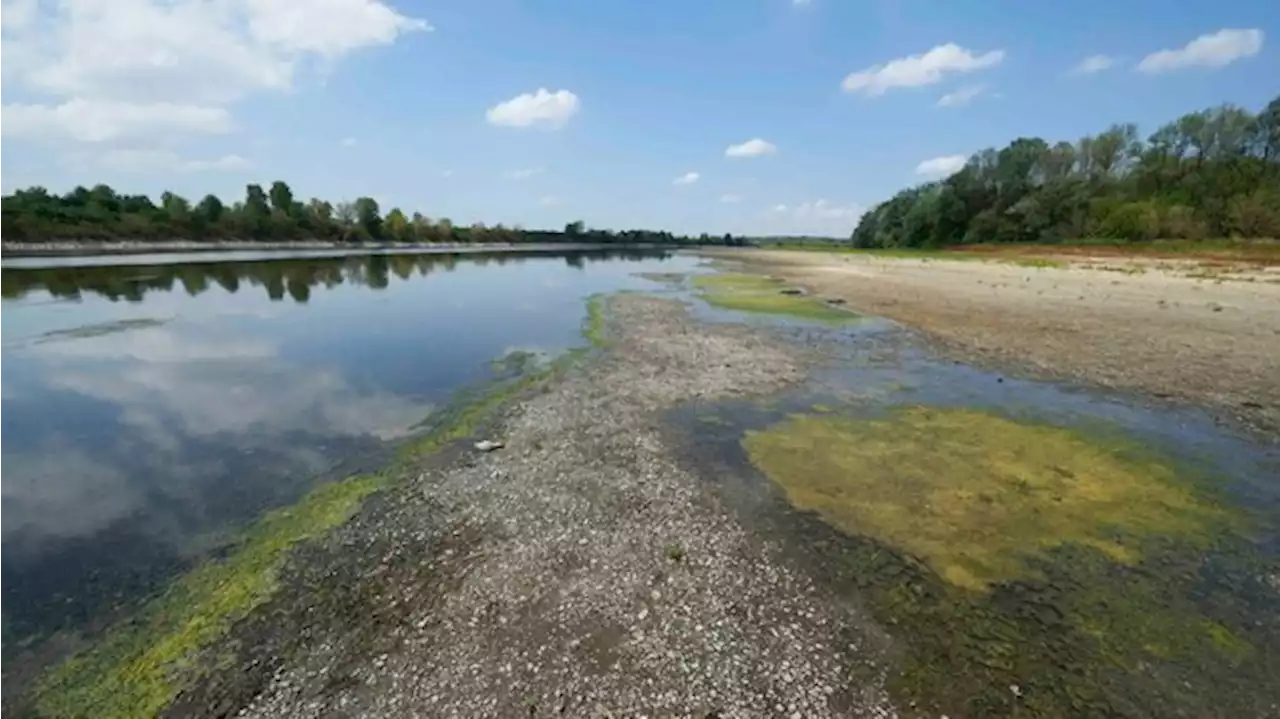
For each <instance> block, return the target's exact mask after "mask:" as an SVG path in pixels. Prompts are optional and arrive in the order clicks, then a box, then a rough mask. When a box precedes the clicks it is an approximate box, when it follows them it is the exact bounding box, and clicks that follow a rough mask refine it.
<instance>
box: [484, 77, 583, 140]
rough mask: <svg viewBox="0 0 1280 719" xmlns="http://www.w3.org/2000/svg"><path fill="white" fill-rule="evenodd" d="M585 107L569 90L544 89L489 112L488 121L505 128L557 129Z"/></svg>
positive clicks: (501, 104) (512, 99) (492, 108)
mask: <svg viewBox="0 0 1280 719" xmlns="http://www.w3.org/2000/svg"><path fill="white" fill-rule="evenodd" d="M581 107H582V103H581V102H580V101H579V100H578V96H577V95H575V94H573V93H572V92H570V91H568V90H556V91H555V92H551V91H549V90H547V89H546V88H545V87H541V88H538V89H537V91H535V92H526V93H524V94H522V95H516V96H515V97H513V98H511V99H510V100H507V101H505V102H500V103H498V104H497V105H494V106H493V107H491V108H489V110H488V112H486V113H485V119H487V120H488V121H489V124H490V125H499V126H502V127H542V128H546V129H551V130H554V129H558V128H561V127H564V126H565V124H566V123H568V122H569V119H570V118H572V117H573V116H574V115H576V114H578V110H580V109H581Z"/></svg>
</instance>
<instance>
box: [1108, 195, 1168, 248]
mask: <svg viewBox="0 0 1280 719" xmlns="http://www.w3.org/2000/svg"><path fill="white" fill-rule="evenodd" d="M1098 231H1099V234H1101V235H1102V236H1104V237H1108V238H1114V239H1118V240H1127V241H1129V242H1145V241H1147V240H1154V239H1155V238H1156V236H1157V235H1159V234H1160V213H1158V212H1157V211H1156V208H1155V207H1154V206H1152V205H1151V203H1149V202H1126V203H1124V204H1122V205H1119V206H1118V207H1116V208H1115V209H1114V210H1112V211H1111V212H1110V214H1108V215H1107V216H1106V217H1105V218H1104V219H1103V220H1102V224H1101V225H1100V226H1099V228H1098Z"/></svg>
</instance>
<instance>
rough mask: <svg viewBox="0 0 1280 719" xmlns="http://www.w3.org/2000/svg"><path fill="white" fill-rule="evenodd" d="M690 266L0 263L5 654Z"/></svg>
mask: <svg viewBox="0 0 1280 719" xmlns="http://www.w3.org/2000/svg"><path fill="white" fill-rule="evenodd" d="M693 262H694V260H693V259H692V258H688V257H679V256H672V255H670V254H666V253H662V252H652V251H635V252H586V253H583V252H578V253H570V254H564V255H557V256H545V255H519V254H495V255H480V256H450V255H444V256H441V255H436V254H367V255H353V256H345V257H328V258H325V257H308V256H295V257H290V258H279V257H271V258H267V259H255V258H254V257H253V256H252V255H248V256H246V255H245V253H237V254H234V255H230V254H228V255H201V256H196V257H187V258H184V259H183V260H182V261H179V262H175V261H173V256H172V255H170V256H156V257H145V256H144V257H128V258H118V257H117V258H66V259H60V260H30V261H25V262H19V263H9V262H6V264H5V269H4V271H3V289H4V300H3V310H4V319H5V320H6V321H5V322H4V325H3V360H4V367H5V371H4V381H3V409H4V413H3V432H4V439H5V441H4V444H3V460H4V466H5V467H6V474H5V482H4V485H3V520H4V521H3V542H4V545H3V551H4V559H5V561H4V565H3V585H4V590H3V592H4V640H5V649H6V654H8V653H9V652H10V650H12V649H14V648H15V647H20V646H22V645H24V644H27V643H30V640H33V639H38V638H41V637H47V636H49V635H50V634H51V633H53V632H55V631H58V630H80V629H84V628H86V627H90V626H93V625H95V624H96V623H98V622H99V621H100V620H105V619H108V618H111V617H112V616H114V615H116V614H118V613H119V610H121V609H123V608H125V607H127V606H128V605H129V604H130V603H131V602H132V601H133V600H135V599H136V598H138V597H141V596H144V595H146V594H148V593H151V592H153V591H154V590H156V589H157V588H158V587H159V586H161V585H162V583H163V582H164V581H165V580H166V579H167V578H169V577H171V576H173V575H174V574H176V573H178V572H180V571H182V570H184V569H186V568H188V567H190V566H193V565H194V564H195V563H197V562H198V561H199V560H200V559H202V558H204V557H206V556H209V555H210V554H212V553H217V552H218V551H219V550H220V549H221V548H223V547H224V545H225V544H226V543H227V541H229V539H230V538H231V537H233V536H234V532H235V529H236V528H238V527H240V526H242V525H243V524H244V523H245V522H246V521H247V520H249V519H251V518H252V517H254V516H257V515H259V514H261V513H262V512H263V511H265V510H267V509H269V508H271V507H276V506H280V505H283V504H287V503H290V502H292V501H293V500H295V499H296V498H297V497H299V496H300V495H301V494H303V493H304V492H306V491H307V490H308V489H309V488H311V487H313V486H314V485H315V484H316V483H318V482H321V481H325V480H326V479H328V478H333V477H339V476H343V475H346V474H350V473H351V472H353V471H358V470H360V469H363V468H365V467H367V466H371V465H375V464H378V463H380V462H382V461H383V460H384V458H385V456H386V453H387V450H388V449H389V448H390V447H391V446H393V445H394V444H395V442H396V440H397V439H399V438H402V437H404V436H406V435H407V434H410V433H412V432H413V428H414V426H415V425H416V424H418V423H419V422H420V421H421V420H422V419H423V418H424V417H426V416H427V415H428V414H429V413H430V412H431V410H432V408H433V407H436V406H438V405H440V404H441V403H443V402H445V401H446V400H447V399H448V397H449V396H450V395H451V394H452V393H454V392H456V391H458V390H459V389H461V388H465V387H469V386H474V385H477V384H480V383H483V382H485V381H487V380H489V379H491V378H493V377H495V376H499V375H501V374H503V373H504V372H509V371H518V369H519V367H520V365H522V364H524V363H527V362H529V361H531V360H532V361H534V362H539V361H543V360H545V359H548V358H550V357H552V356H554V355H556V354H558V353H560V352H563V351H564V350H566V349H567V348H569V347H571V346H574V345H576V344H580V343H581V342H582V336H581V325H582V321H583V317H584V311H585V310H584V306H585V305H584V300H585V298H586V297H588V296H590V295H592V294H595V293H601V292H614V291H618V290H623V289H631V288H634V289H644V288H650V289H651V288H653V287H654V285H653V284H652V283H649V282H646V281H645V280H642V279H639V278H638V277H636V275H635V273H638V272H644V271H652V270H657V269H660V268H661V269H663V270H670V269H675V268H681V267H688V266H691V265H692V263H693ZM15 264H16V265H18V266H17V267H15V266H14V265H15ZM504 357H505V358H506V359H507V361H505V362H503V361H501V360H502V359H503V358H504Z"/></svg>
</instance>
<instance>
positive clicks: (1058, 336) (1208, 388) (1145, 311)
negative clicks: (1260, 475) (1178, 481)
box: [703, 250, 1280, 440]
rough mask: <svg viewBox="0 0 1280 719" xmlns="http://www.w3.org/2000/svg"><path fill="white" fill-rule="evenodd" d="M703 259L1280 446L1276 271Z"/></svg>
mask: <svg viewBox="0 0 1280 719" xmlns="http://www.w3.org/2000/svg"><path fill="white" fill-rule="evenodd" d="M703 254H706V255H709V256H712V257H716V258H719V259H729V260H733V261H735V262H737V263H741V264H742V266H743V267H745V268H746V269H747V270H749V271H751V272H758V273H762V274H769V275H773V276H776V277H780V278H783V279H785V280H787V281H789V282H793V283H796V284H798V285H800V286H803V287H805V288H807V289H808V290H810V291H811V292H814V293H817V294H819V295H821V296H823V297H829V298H838V299H841V300H844V301H846V302H847V303H848V304H849V306H850V307H852V308H853V309H856V310H858V311H861V312H865V313H867V314H872V315H877V316H882V317H888V318H890V319H893V320H896V321H898V322H901V323H903V324H905V325H908V326H910V327H914V328H917V329H921V330H924V331H925V332H926V333H928V334H929V335H930V337H931V338H933V339H935V340H937V341H938V343H939V344H940V345H941V346H942V347H943V348H944V349H945V350H946V351H947V352H948V353H950V354H951V355H953V356H956V357H957V358H960V359H963V360H966V361H974V362H977V363H980V364H986V365H989V366H996V367H1000V368H1009V369H1013V370H1017V371H1020V372H1023V373H1025V374H1027V375H1029V376H1031V377H1035V378H1048V379H1054V378H1062V377H1069V378H1077V379H1082V380H1084V381H1085V382H1087V383H1090V384H1094V385H1100V386H1103V387H1107V388H1114V389H1120V390H1126V391H1135V392H1139V393H1143V394H1146V395H1148V396H1154V397H1157V398H1168V399H1173V400H1178V401H1182V402H1186V403H1190V404H1194V405H1199V406H1203V407H1206V408H1208V409H1210V410H1211V411H1213V412H1215V414H1216V415H1218V416H1219V417H1221V418H1222V419H1223V420H1226V421H1238V422H1240V423H1243V424H1244V425H1246V426H1247V427H1250V428H1252V429H1254V430H1257V431H1259V432H1260V433H1261V434H1262V435H1264V436H1265V437H1268V438H1270V439H1272V440H1276V439H1278V438H1280V277H1278V276H1277V273H1276V272H1274V271H1261V272H1260V271H1253V272H1247V273H1243V274H1241V273H1235V274H1234V275H1232V274H1231V273H1226V272H1221V270H1220V272H1221V274H1222V275H1225V277H1224V276H1220V275H1219V274H1216V273H1215V274H1206V273H1203V272H1194V271H1189V270H1188V268H1187V267H1185V266H1181V265H1177V264H1171V263H1169V262H1154V263H1143V264H1138V265H1132V264H1131V263H1130V264H1126V263H1122V262H1119V261H1116V260H1114V259H1111V260H1108V261H1104V262H1093V261H1083V262H1080V263H1071V264H1067V265H1065V266H1061V267H1059V266H1026V265H1021V264H1015V263H1008V262H1000V261H982V260H963V261H961V260H946V259H933V258H922V259H911V258H896V257H883V256H876V255H870V254H833V253H822V252H795V251H778V250H742V251H714V250H712V251H704V253H703ZM1135 267H1136V268H1137V269H1135ZM1232 276H1234V277H1236V278H1237V279H1230V277H1232ZM1241 279H1245V280H1248V281H1241Z"/></svg>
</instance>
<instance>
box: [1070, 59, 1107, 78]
mask: <svg viewBox="0 0 1280 719" xmlns="http://www.w3.org/2000/svg"><path fill="white" fill-rule="evenodd" d="M1115 64H1116V59H1115V58H1114V57H1111V56H1110V55H1090V56H1089V57H1086V58H1085V59H1083V60H1081V61H1080V62H1079V63H1077V64H1076V66H1075V67H1073V68H1071V74H1072V75H1092V74H1094V73H1098V72H1102V71H1103V70H1109V69H1111V68H1112V67H1113V66H1114V65H1115Z"/></svg>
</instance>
